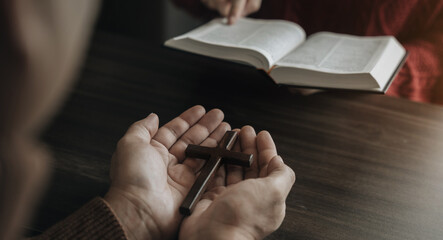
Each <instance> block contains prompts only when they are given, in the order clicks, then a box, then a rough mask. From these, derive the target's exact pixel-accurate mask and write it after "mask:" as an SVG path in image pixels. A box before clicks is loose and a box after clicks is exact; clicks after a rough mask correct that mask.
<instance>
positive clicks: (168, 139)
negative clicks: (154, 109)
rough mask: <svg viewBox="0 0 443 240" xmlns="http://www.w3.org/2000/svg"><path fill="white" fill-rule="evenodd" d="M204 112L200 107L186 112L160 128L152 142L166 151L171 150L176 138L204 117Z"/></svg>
mask: <svg viewBox="0 0 443 240" xmlns="http://www.w3.org/2000/svg"><path fill="white" fill-rule="evenodd" d="M205 111H206V110H205V108H204V107H202V106H200V105H197V106H194V107H192V108H190V109H188V110H186V111H185V112H183V113H182V114H180V116H178V117H176V118H174V119H173V120H172V121H170V122H168V123H166V124H165V125H164V126H163V127H161V128H160V129H159V130H158V132H157V134H156V135H155V136H154V140H156V141H158V142H159V143H161V144H162V145H164V146H165V147H166V148H167V149H169V148H171V146H172V145H173V144H174V143H175V142H177V139H178V138H180V137H181V136H182V135H183V134H184V133H185V132H186V131H187V130H188V129H189V128H190V127H192V126H193V125H194V124H195V123H196V122H197V121H198V120H200V119H201V118H202V117H203V115H205Z"/></svg>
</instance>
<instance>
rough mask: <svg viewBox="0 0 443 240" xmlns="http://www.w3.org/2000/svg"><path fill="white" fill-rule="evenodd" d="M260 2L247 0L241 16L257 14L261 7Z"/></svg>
mask: <svg viewBox="0 0 443 240" xmlns="http://www.w3.org/2000/svg"><path fill="white" fill-rule="evenodd" d="M261 2H262V1H261V0H248V2H247V3H246V6H245V8H244V9H243V12H242V14H241V16H243V17H244V16H248V15H249V14H251V13H254V12H257V11H258V10H259V9H260V7H261Z"/></svg>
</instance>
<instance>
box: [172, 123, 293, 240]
mask: <svg viewBox="0 0 443 240" xmlns="http://www.w3.org/2000/svg"><path fill="white" fill-rule="evenodd" d="M239 139H240V146H237V150H240V151H242V152H244V153H248V154H251V153H252V154H254V158H255V159H254V163H253V165H252V166H251V167H250V168H248V169H243V168H241V167H236V166H232V165H229V166H228V171H227V172H226V174H220V173H218V174H217V175H216V178H224V179H214V181H213V182H215V183H216V185H217V183H218V186H213V187H212V188H210V190H208V191H207V192H206V193H205V194H204V195H203V197H202V200H200V201H199V203H198V204H197V205H196V207H195V209H194V211H193V213H192V214H191V215H190V216H189V217H187V218H185V219H184V220H183V222H182V225H181V227H180V233H179V237H180V239H261V238H264V237H265V236H267V235H268V234H270V233H272V232H273V231H275V230H276V229H277V228H278V227H279V226H280V224H281V223H282V221H283V218H284V216H285V209H286V204H285V200H286V197H287V196H288V194H289V191H290V190H291V187H292V185H293V184H294V181H295V174H294V172H293V171H292V169H291V168H289V167H288V166H287V165H285V164H284V163H283V160H282V158H281V157H280V156H278V155H277V151H276V148H275V144H274V142H273V140H272V138H271V135H270V134H269V133H268V132H266V131H263V132H260V133H259V134H258V135H256V134H255V131H254V129H253V128H252V127H249V126H246V127H243V129H242V130H241V131H240V136H239ZM234 150H235V149H234ZM220 170H221V171H223V170H224V168H220ZM220 170H219V172H220ZM226 184H227V186H226Z"/></svg>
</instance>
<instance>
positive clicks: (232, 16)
mask: <svg viewBox="0 0 443 240" xmlns="http://www.w3.org/2000/svg"><path fill="white" fill-rule="evenodd" d="M201 1H202V3H203V4H205V5H206V6H207V7H208V8H209V9H212V10H215V11H218V12H219V13H220V15H221V16H223V17H226V18H227V19H228V24H229V25H232V24H234V23H235V22H236V21H237V20H238V19H239V18H240V17H245V16H248V15H249V14H251V13H254V12H256V11H258V10H259V9H260V6H261V0H201Z"/></svg>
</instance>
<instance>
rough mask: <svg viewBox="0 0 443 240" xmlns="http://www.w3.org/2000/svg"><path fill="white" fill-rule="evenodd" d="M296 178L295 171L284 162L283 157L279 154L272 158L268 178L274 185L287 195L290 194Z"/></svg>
mask: <svg viewBox="0 0 443 240" xmlns="http://www.w3.org/2000/svg"><path fill="white" fill-rule="evenodd" d="M295 178H296V177H295V173H294V171H293V170H292V169H291V168H290V167H288V166H287V165H286V164H285V163H284V162H283V159H282V158H281V157H280V156H279V155H276V156H274V157H273V158H272V159H271V161H270V162H269V165H268V176H267V177H266V179H267V180H268V181H270V182H271V184H273V186H277V187H278V188H279V189H280V190H281V191H282V193H283V194H284V195H285V196H287V195H288V194H289V191H290V190H291V188H292V185H294V182H295Z"/></svg>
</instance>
